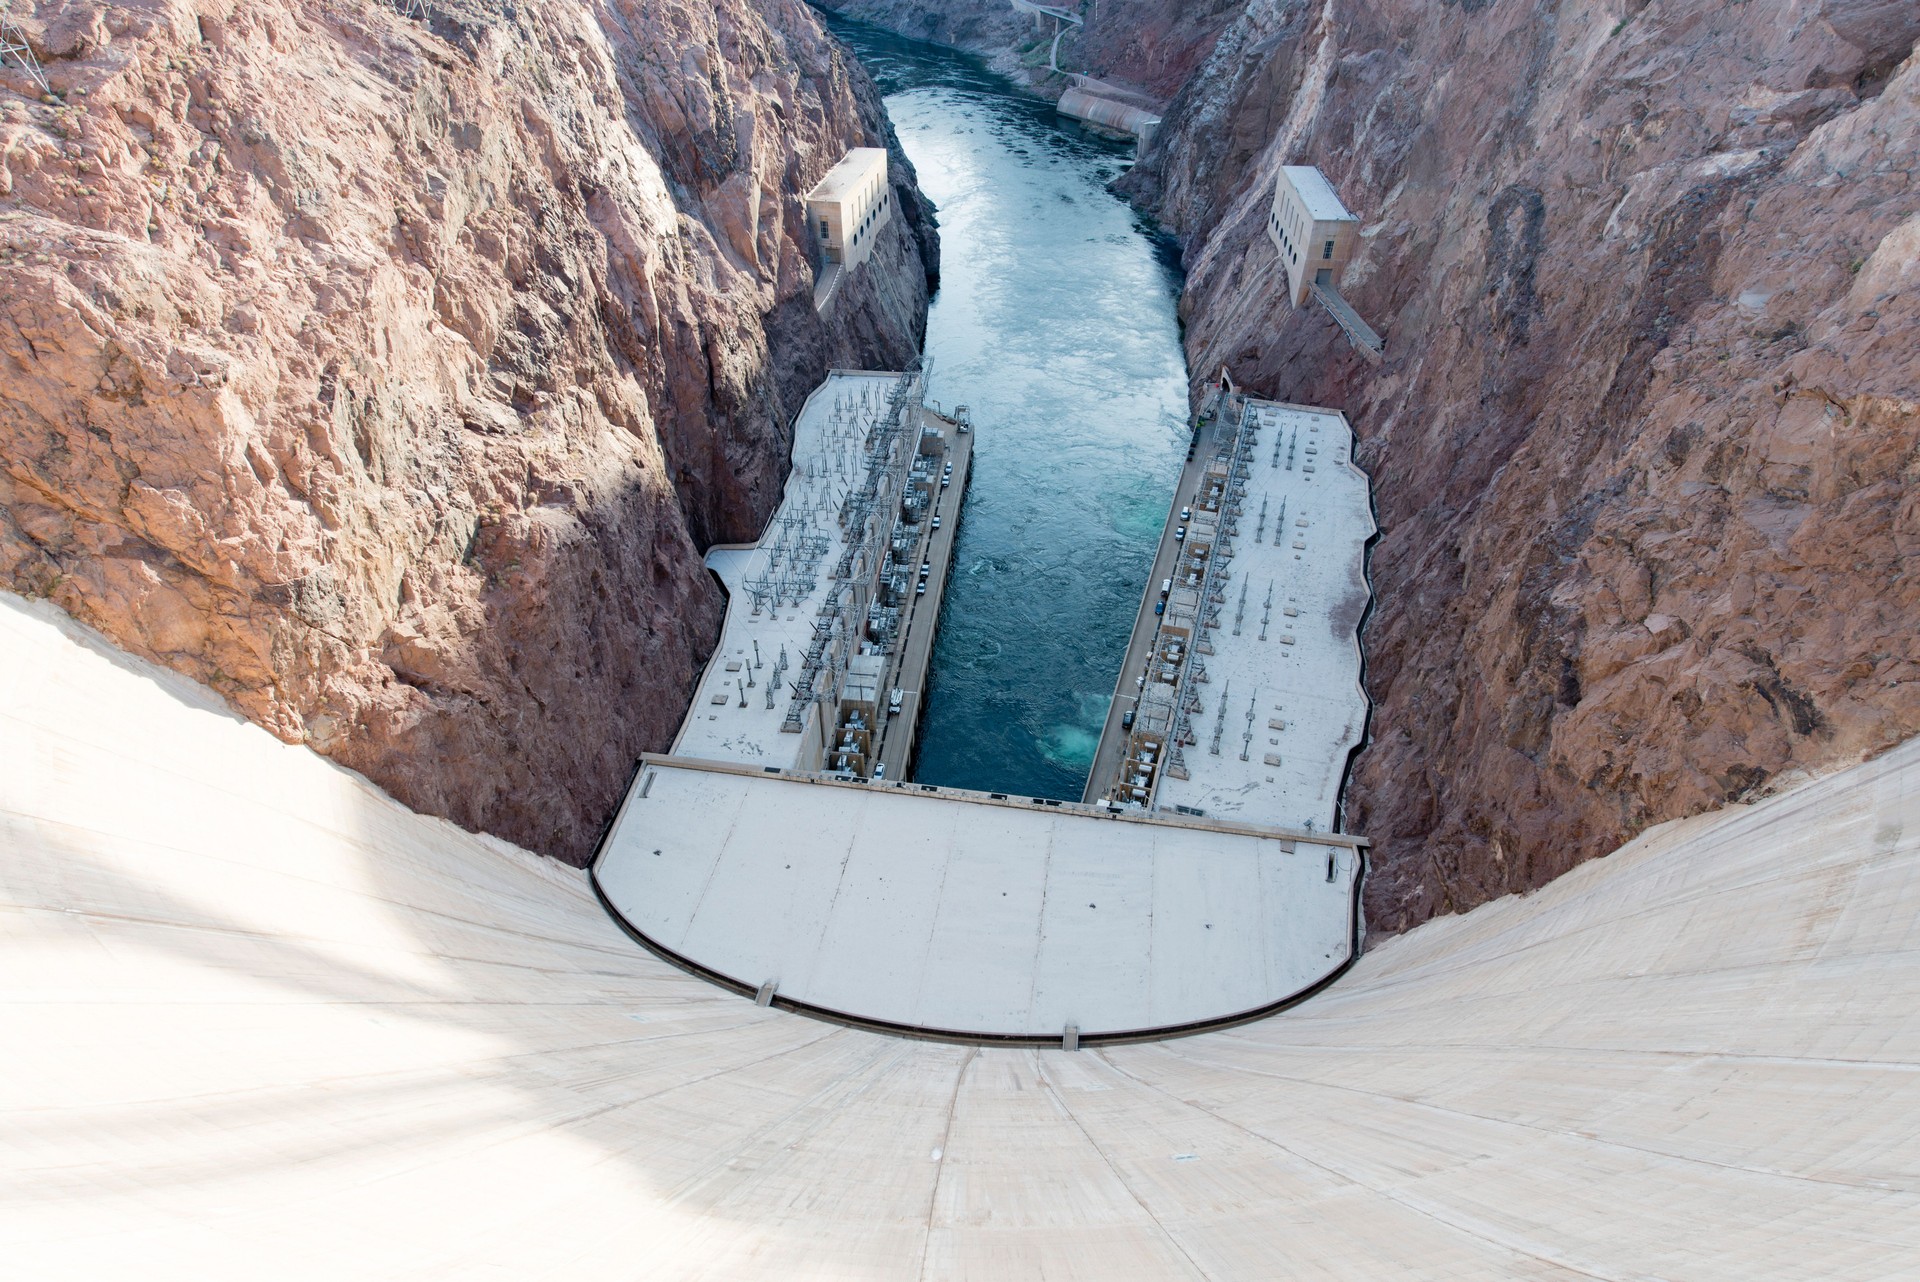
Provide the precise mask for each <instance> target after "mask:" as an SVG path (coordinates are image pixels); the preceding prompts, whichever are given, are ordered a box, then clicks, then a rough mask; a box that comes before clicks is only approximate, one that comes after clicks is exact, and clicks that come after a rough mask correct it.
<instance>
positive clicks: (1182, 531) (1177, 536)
mask: <svg viewBox="0 0 1920 1282" xmlns="http://www.w3.org/2000/svg"><path fill="white" fill-rule="evenodd" d="M933 523H934V524H935V525H938V524H940V518H939V517H937V516H936V517H934V518H933ZM1186 537H1187V527H1186V526H1184V525H1183V526H1181V527H1180V528H1179V529H1177V530H1175V531H1174V532H1173V541H1174V542H1175V543H1183V542H1185V541H1186Z"/></svg>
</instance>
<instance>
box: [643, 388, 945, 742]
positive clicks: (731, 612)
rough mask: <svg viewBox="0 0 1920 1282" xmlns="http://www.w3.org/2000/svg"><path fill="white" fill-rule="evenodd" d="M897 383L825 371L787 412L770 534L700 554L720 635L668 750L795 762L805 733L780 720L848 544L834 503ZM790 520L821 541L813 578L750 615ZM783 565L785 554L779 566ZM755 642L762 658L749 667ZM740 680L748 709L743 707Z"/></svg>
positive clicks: (852, 480)
mask: <svg viewBox="0 0 1920 1282" xmlns="http://www.w3.org/2000/svg"><path fill="white" fill-rule="evenodd" d="M899 381H900V375H898V374H873V373H859V372H851V371H845V370H835V371H833V372H832V373H830V374H829V375H828V376H827V379H826V381H825V382H824V383H822V384H821V385H820V386H819V387H817V388H815V389H814V391H813V394H812V395H810V396H808V397H807V403H806V404H805V405H804V406H803V407H802V408H801V410H800V415H799V417H798V418H797V419H795V420H794V428H793V471H792V473H791V474H790V475H789V476H788V478H787V485H786V489H785V491H784V492H783V494H782V496H781V500H780V506H779V508H778V509H776V510H775V512H774V514H773V517H772V519H771V520H770V521H769V522H768V523H767V532H766V533H765V534H763V535H762V536H761V538H760V541H759V542H758V543H754V544H750V545H747V546H745V547H721V548H715V549H714V550H713V551H711V552H709V553H708V554H707V567H708V568H709V569H711V570H712V571H713V572H714V573H715V574H717V575H719V576H720V581H721V582H722V583H724V584H726V588H727V617H726V622H725V624H724V625H723V626H722V628H721V632H720V643H719V645H718V646H717V647H716V648H715V650H714V653H713V657H712V659H711V660H710V661H709V662H708V664H707V667H706V670H705V672H703V673H702V674H701V678H700V684H699V686H698V688H697V690H696V692H695V694H694V698H693V704H692V706H691V707H689V708H688V709H687V716H686V720H685V721H683V722H682V723H681V727H680V733H679V737H678V738H677V739H675V741H674V751H675V752H678V753H682V754H685V755H687V756H694V757H705V758H708V759H710V760H716V761H744V762H749V763H752V764H766V765H777V766H792V765H794V764H795V763H796V762H797V761H798V760H799V755H800V751H801V748H802V745H803V744H804V743H805V741H806V736H805V735H800V734H788V733H785V732H783V731H782V730H781V728H780V727H781V725H782V724H783V723H784V722H785V720H786V716H787V706H788V703H789V701H790V697H791V695H792V693H793V689H792V685H791V682H792V678H793V677H794V676H795V675H796V674H797V673H798V672H799V670H800V664H801V661H802V660H803V659H804V657H805V656H806V652H807V645H808V643H809V641H810V640H811V639H812V637H813V625H814V623H815V622H816V621H817V620H818V619H819V618H820V607H821V606H822V605H823V604H824V603H825V602H826V599H827V594H828V592H829V591H830V590H831V589H832V587H833V579H832V577H831V572H832V570H833V568H834V566H835V565H836V564H837V563H838V562H839V560H840V557H841V554H842V553H844V552H845V551H846V547H847V543H846V537H845V535H844V534H843V532H842V531H841V529H840V522H839V517H838V513H839V505H840V502H841V500H842V499H844V497H845V495H846V492H847V490H848V489H850V488H853V487H856V486H858V485H859V483H860V479H861V476H862V475H864V468H865V463H864V461H863V459H864V450H865V445H866V441H867V439H868V438H869V437H870V436H871V435H872V431H873V428H874V426H875V424H876V423H877V422H878V416H879V415H881V414H882V413H884V411H885V409H886V406H887V398H888V396H889V394H890V393H891V392H892V391H893V389H894V386H895V385H896V384H897V383H898V382H899ZM907 439H908V440H909V443H908V444H906V445H904V446H903V447H902V448H906V449H911V448H913V445H912V444H911V440H912V439H913V438H911V437H909V438H907ZM788 522H792V525H791V527H790V528H792V529H793V531H794V532H795V533H796V534H800V533H805V534H810V535H813V536H817V537H818V538H821V539H824V540H825V541H826V545H825V550H824V551H823V552H821V553H820V554H819V555H818V557H817V558H814V559H812V560H811V562H810V565H811V573H812V577H813V581H814V586H813V587H812V589H810V590H809V591H807V592H805V593H804V594H803V595H802V596H801V597H800V599H799V604H797V605H796V604H794V603H793V598H791V597H789V598H787V599H786V600H783V601H781V602H780V603H779V604H778V605H771V604H770V605H769V606H768V607H767V608H765V609H763V610H761V611H760V612H759V613H757V614H756V613H755V611H754V602H753V594H752V591H751V590H750V588H749V584H751V583H752V582H754V581H755V580H759V579H765V578H767V577H769V575H770V574H772V573H775V571H774V570H773V569H772V567H771V562H772V560H773V555H774V550H775V547H776V545H778V544H779V543H780V532H781V530H782V528H783V526H784V525H786V523H788ZM787 564H789V562H788V561H787V560H786V558H784V557H783V558H782V565H783V566H784V565H787ZM756 644H757V645H758V646H759V650H758V654H759V661H760V666H759V667H757V668H752V664H753V663H754V656H755V649H754V647H755V645H756ZM782 647H784V648H785V651H786V655H787V658H788V660H789V663H790V665H791V666H790V667H789V668H788V670H787V673H786V675H785V677H784V678H783V682H782V684H781V686H780V688H779V689H778V690H775V691H774V692H773V693H774V698H773V706H772V707H771V708H769V707H768V706H767V698H766V696H767V687H768V682H769V680H770V679H771V678H772V675H773V671H774V668H775V665H776V664H777V662H778V660H779V656H780V653H781V650H782ZM735 665H737V666H735ZM750 668H751V672H749V669H750ZM749 676H751V678H752V680H753V682H754V684H753V685H752V686H750V687H748V686H746V684H745V683H746V681H747V680H748V679H749ZM743 687H744V690H745V695H746V706H745V707H741V706H740V696H741V693H742V690H743ZM721 696H725V697H724V698H722V697H721Z"/></svg>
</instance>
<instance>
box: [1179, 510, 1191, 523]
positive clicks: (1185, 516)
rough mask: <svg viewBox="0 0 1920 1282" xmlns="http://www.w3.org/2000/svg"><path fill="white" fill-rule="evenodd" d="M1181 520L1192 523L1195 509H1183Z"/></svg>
mask: <svg viewBox="0 0 1920 1282" xmlns="http://www.w3.org/2000/svg"><path fill="white" fill-rule="evenodd" d="M1180 519H1181V520H1183V521H1191V520H1192V519H1193V509H1192V508H1190V507H1183V508H1181V509H1180Z"/></svg>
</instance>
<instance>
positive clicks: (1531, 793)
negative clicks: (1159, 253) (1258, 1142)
mask: <svg viewBox="0 0 1920 1282" xmlns="http://www.w3.org/2000/svg"><path fill="white" fill-rule="evenodd" d="M1916 35H1920V8H1916V7H1914V6H1912V5H1896V4H1886V3H1879V2H1877V0H1827V2H1826V3H1823V4H1820V5H1805V4H1796V3H1788V2H1787V0H1750V2H1749V3H1746V4H1741V5H1724V4H1719V3H1707V2H1706V0H1674V2H1672V3H1661V2H1656V3H1651V4H1645V3H1635V4H1630V5H1628V6H1627V8H1626V9H1625V10H1624V11H1622V10H1620V9H1619V8H1618V7H1617V6H1615V7H1611V8H1610V7H1605V6H1597V7H1596V6H1569V5H1532V4H1523V3H1517V2H1515V0H1474V2H1472V3H1468V2H1466V0H1454V2H1453V3H1449V4H1427V3H1415V2H1414V0H1387V2H1385V3H1380V4H1370V5H1330V4H1321V3H1304V2H1301V0H1254V2H1253V3H1250V4H1248V5H1246V6H1245V13H1244V14H1243V16H1242V17H1241V18H1240V19H1239V20H1238V21H1237V22H1236V23H1235V24H1234V25H1233V26H1232V27H1230V28H1229V29H1228V30H1227V31H1226V32H1225V33H1224V34H1223V35H1222V36H1221V38H1220V40H1219V42H1218V44H1217V47H1216V48H1215V50H1214V53H1213V55H1212V57H1211V58H1210V60H1209V62H1208V63H1207V65H1206V66H1205V67H1204V68H1203V69H1202V71H1201V72H1200V73H1199V74H1198V75H1196V77H1195V78H1194V79H1193V80H1192V81H1191V82H1190V83H1189V84H1188V86H1187V87H1186V89H1185V90H1183V92H1182V93H1181V95H1180V97H1179V99H1178V100H1177V101H1176V102H1175V104H1174V106H1173V109H1172V111H1171V112H1170V113H1169V117H1168V122H1167V125H1166V127H1165V129H1164V130H1163V132H1162V134H1161V136H1160V139H1159V141H1158V143H1157V144H1156V146H1155V148H1154V150H1153V152H1152V153H1151V154H1150V156H1149V158H1148V162H1147V163H1146V164H1145V165H1143V166H1142V167H1141V168H1140V169H1138V170H1136V172H1135V174H1134V175H1133V176H1132V177H1131V179H1130V184H1131V186H1132V188H1133V190H1134V191H1135V193H1136V194H1138V195H1141V196H1142V197H1144V198H1145V199H1147V200H1148V201H1150V202H1151V203H1152V205H1153V206H1154V207H1155V208H1156V209H1158V210H1159V211H1160V213H1161V214H1162V216H1163V217H1165V218H1166V219H1167V220H1168V221H1170V222H1171V223H1173V224H1174V225H1175V226H1176V227H1178V228H1179V230H1180V231H1181V232H1182V234H1183V236H1184V237H1185V239H1186V243H1187V264H1188V267H1189V270H1190V278H1189V281H1188V284H1187V291H1186V296H1185V300H1184V303H1183V311H1184V314H1185V317H1186V320H1187V322H1188V326H1189V330H1188V343H1189V354H1190V356H1191V358H1192V365H1193V369H1194V372H1195V376H1196V378H1197V379H1206V378H1209V377H1214V376H1217V372H1218V370H1219V368H1220V367H1221V366H1222V365H1225V366H1226V367H1227V368H1228V369H1230V370H1231V372H1232V374H1233V376H1234V378H1235V379H1236V380H1237V381H1239V382H1240V383H1242V384H1244V385H1247V386H1250V387H1253V388H1256V389H1258V390H1259V391H1260V392H1262V393H1264V394H1268V395H1274V396H1279V397H1281V398H1284V399H1290V400H1300V401H1307V402H1314V403H1320V404H1328V405H1338V406H1342V407H1344V408H1345V409H1346V410H1347V411H1348V412H1349V414H1350V415H1351V416H1352V418H1353V420H1354V422H1355V425H1356V427H1357V429H1358V431H1359V433H1360V435H1361V436H1362V437H1363V438H1365V442H1366V444H1365V447H1364V449H1363V451H1362V454H1361V460H1362V462H1364V463H1365V464H1366V465H1367V466H1368V467H1369V468H1371V470H1372V471H1373V474H1374V477H1375V480H1376V483H1377V494H1378V502H1379V505H1380V509H1381V525H1382V527H1383V531H1384V533H1383V537H1382V539H1381V541H1380V543H1379V545H1378V546H1377V548H1376V550H1375V553H1374V558H1373V575H1374V581H1375V586H1376V590H1377V593H1378V610H1377V613H1376V614H1375V616H1374V618H1373V620H1372V622H1371V624H1370V627H1369V631H1368V634H1367V638H1366V649H1367V653H1368V657H1369V661H1370V665H1371V673H1370V685H1371V688H1372V692H1373V694H1374V697H1375V698H1376V700H1377V701H1378V708H1377V711H1376V716H1375V722H1374V732H1375V736H1376V738H1375V742H1374V744H1373V746H1372V747H1371V748H1370V749H1369V750H1368V751H1367V752H1366V754H1365V755H1364V756H1363V757H1362V758H1361V760H1360V764H1359V768H1358V771H1357V775H1356V778H1355V780H1354V787H1353V791H1352V793H1351V795H1350V798H1349V804H1350V809H1351V812H1352V817H1353V820H1354V824H1355V827H1357V828H1358V829H1360V830H1362V831H1365V832H1367V833H1369V834H1370V835H1371V836H1372V837H1373V838H1374V840H1375V841H1376V843H1377V845H1376V847H1375V852H1376V864H1375V875H1374V877H1373V879H1372V881H1371V882H1370V885H1369V891H1370V895H1369V905H1368V908H1369V916H1370V920H1371V922H1372V923H1373V924H1374V925H1375V926H1379V927H1385V928H1388V929H1399V928H1403V927H1406V926H1409V925H1412V924H1414V923H1416V922H1418V921H1420V920H1422V919H1424V918H1426V917H1428V916H1431V915H1432V914H1434V913H1436V912H1442V911H1448V910H1459V909H1464V908H1467V907H1470V906H1472V905H1473V904H1476V903H1478V902H1481V901H1482V900H1485V899H1487V898H1490V897H1492V896H1495V895H1499V894H1503V893H1507V892H1511V891H1516V890H1524V889H1527V888H1529V887H1533V886H1537V885H1539V884H1541V883H1542V882H1544V881H1546V880H1548V879H1549V878H1551V877H1553V876H1556V875H1558V874H1559V873H1560V872H1563V871H1565V870H1566V869H1567V868H1569V867H1571V866H1572V865H1573V864H1574V863H1576V862H1578V861H1580V860H1582V859H1585V858H1588V857H1591V856H1594V855H1597V854H1600V853H1602V852H1604V851H1605V850H1608V849H1610V848H1612V847H1613V846H1614V845H1616V844H1618V843H1619V842H1620V841H1621V840H1622V839H1623V837H1625V836H1626V835H1628V834H1630V833H1632V832H1634V831H1636V830H1638V829H1639V828H1640V827H1642V826H1644V825H1646V824H1648V823H1652V822H1656V821H1660V820H1664V819H1668V818H1672V817H1675V816H1678V815H1683V814H1687V813H1691V812H1695V811H1699V810H1702V809H1704V808H1707V807H1710V806H1713V805H1715V804H1718V803H1721V802H1724V801H1727V800H1731V799H1736V798H1740V797H1744V796H1748V795H1750V794H1752V793H1754V792H1755V791H1756V790H1758V789H1763V788H1764V787H1766V786H1767V784H1768V782H1769V781H1770V780H1773V779H1775V778H1776V777H1777V776H1780V775H1782V774H1783V773H1788V772H1795V771H1802V770H1817V769H1823V768H1826V767H1828V766H1830V765H1832V764H1835V763H1840V762H1846V761H1852V760H1857V759H1859V758H1860V757H1861V756H1862V755H1863V754H1868V753H1872V752H1874V751H1876V750H1879V749H1882V748H1884V747H1886V746H1887V745H1889V744H1892V743H1894V742H1897V741H1899V740H1900V739H1902V738H1905V737H1907V736H1909V735H1912V734H1913V733H1915V732H1916V730H1920V682H1916V678H1920V576H1916V574H1915V573H1914V568H1913V567H1914V565H1915V564H1916V562H1915V559H1914V558H1915V554H1916V552H1920V497H1917V496H1916V494H1915V483H1916V481H1920V186H1916V181H1915V170H1916V164H1917V163H1920V68H1917V67H1916V65H1915V61H1914V59H1913V58H1912V51H1913V47H1914V40H1915V38H1916ZM1282 163H1312V164H1317V165H1319V166H1320V167H1321V168H1322V169H1323V170H1324V171H1325V172H1326V173H1327V174H1328V176H1329V177H1330V178H1332V180H1333V181H1334V183H1335V185H1336V186H1337V187H1338V188H1339V190H1340V191H1341V193H1342V195H1343V196H1344V198H1345V199H1346V201H1347V203H1348V204H1349V205H1350V206H1351V207H1352V208H1353V209H1355V210H1356V211H1359V213H1360V216H1361V218H1362V222H1363V227H1364V249H1363V250H1362V252H1361V255H1360V257H1359V259H1358V260H1357V261H1356V263H1355V265H1354V266H1353V268H1352V269H1350V271H1349V273H1348V276H1347V280H1346V283H1345V286H1344V291H1345V293H1346V294H1347V296H1348V297H1349V298H1350V299H1351V300H1352V301H1353V303H1354V304H1355V306H1356V307H1357V308H1358V310H1359V311H1360V313H1361V314H1362V315H1363V316H1365V317H1367V318H1368V319H1369V320H1370V321H1371V322H1372V323H1373V324H1374V326H1375V327H1376V328H1378V329H1379V330H1380V331H1381V332H1382V333H1384V334H1385V335H1386V336H1387V353H1386V361H1385V363H1384V364H1383V365H1382V366H1380V367H1379V368H1377V369H1376V368H1373V367H1369V366H1367V365H1365V364H1363V363H1362V362H1361V361H1360V360H1359V359H1358V358H1357V357H1356V356H1355V355H1354V354H1353V353H1352V352H1351V351H1349V350H1348V349H1347V347H1346V346H1345V344H1344V342H1343V340H1342V339H1341V337H1340V335H1339V333H1338V332H1337V331H1336V330H1335V328H1334V326H1333V324H1332V322H1331V320H1329V319H1328V318H1327V317H1326V316H1325V315H1323V314H1321V313H1319V312H1318V311H1314V312H1300V313H1296V312H1294V311H1292V309H1291V308H1290V307H1289V306H1288V305H1287V303H1286V301H1285V299H1284V297H1283V293H1284V291H1283V290H1282V289H1281V288H1280V285H1279V280H1280V273H1279V266H1278V263H1277V261H1276V258H1275V255H1274V251H1273V250H1272V248H1271V247H1270V246H1269V244H1268V242H1267V239H1266V237H1265V234H1264V228H1263V220H1264V219H1265V217H1266V215H1267V210H1268V207H1269V193H1270V191H1271V184H1272V180H1273V177H1274V172H1275V169H1276V167H1277V166H1278V165H1280V164H1282Z"/></svg>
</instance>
